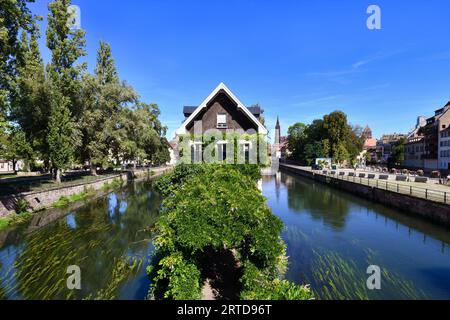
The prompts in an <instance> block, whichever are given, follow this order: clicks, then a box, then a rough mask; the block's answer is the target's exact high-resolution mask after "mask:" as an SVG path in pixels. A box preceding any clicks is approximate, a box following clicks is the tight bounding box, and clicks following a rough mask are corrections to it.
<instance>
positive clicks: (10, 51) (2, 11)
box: [0, 0, 38, 118]
mask: <svg viewBox="0 0 450 320" xmlns="http://www.w3.org/2000/svg"><path fill="white" fill-rule="evenodd" d="M31 2H34V1H33V0H2V1H1V5H0V113H1V114H3V118H6V112H7V109H8V108H9V104H10V101H9V99H10V96H11V95H12V94H14V81H13V80H14V77H15V76H16V70H17V60H18V58H19V57H20V54H21V52H20V38H19V36H20V32H21V30H24V31H25V32H28V33H34V32H35V31H36V24H35V20H36V19H38V17H36V16H34V15H33V14H32V13H31V11H30V9H29V8H28V4H29V3H31Z"/></svg>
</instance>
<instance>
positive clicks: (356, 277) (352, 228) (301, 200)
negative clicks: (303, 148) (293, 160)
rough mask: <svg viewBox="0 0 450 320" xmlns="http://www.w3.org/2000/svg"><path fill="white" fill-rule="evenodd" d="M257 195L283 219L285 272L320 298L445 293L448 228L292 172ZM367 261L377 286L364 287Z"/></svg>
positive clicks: (449, 279) (449, 289) (449, 268)
mask: <svg viewBox="0 0 450 320" xmlns="http://www.w3.org/2000/svg"><path fill="white" fill-rule="evenodd" d="M263 193H264V195H265V196H266V197H267V198H268V204H269V206H270V207H271V208H272V210H273V212H274V213H275V214H277V215H278V216H279V217H280V218H281V219H282V220H283V222H284V223H285V231H284V232H283V239H284V240H285V242H286V244H287V254H288V256H289V262H290V266H289V270H288V273H287V278H288V279H289V280H292V281H295V282H297V283H309V284H311V287H312V288H313V290H314V292H315V293H316V296H317V297H318V298H321V299H450V245H449V244H450V230H448V229H446V228H443V227H440V226H437V225H435V224H432V223H429V222H428V221H423V220H422V219H417V218H413V217H410V216H408V214H407V213H404V212H399V211H397V210H393V209H390V208H388V207H386V206H383V205H378V204H375V203H372V202H369V201H366V200H364V199H361V198H359V197H356V196H353V195H351V194H348V193H344V192H339V191H338V190H336V189H332V188H330V187H328V186H325V185H323V184H317V183H314V182H312V181H311V180H307V179H304V178H301V177H296V176H293V175H290V174H284V173H281V174H279V175H278V176H277V177H276V178H275V177H274V178H267V179H265V180H264V182H263ZM369 265H377V266H379V267H380V268H381V273H382V275H381V290H373V291H372V290H368V289H367V286H366V281H367V278H368V276H369V275H367V274H366V271H367V268H368V266H369Z"/></svg>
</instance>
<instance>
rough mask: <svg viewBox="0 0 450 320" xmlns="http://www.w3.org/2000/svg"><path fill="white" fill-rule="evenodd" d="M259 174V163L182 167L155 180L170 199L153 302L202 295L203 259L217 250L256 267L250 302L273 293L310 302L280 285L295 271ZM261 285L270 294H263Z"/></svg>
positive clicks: (160, 233)
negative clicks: (287, 273)
mask: <svg viewBox="0 0 450 320" xmlns="http://www.w3.org/2000/svg"><path fill="white" fill-rule="evenodd" d="M259 177H260V169H259V167H258V166H251V165H250V166H249V165H242V166H225V165H181V166H178V167H176V168H175V170H174V171H173V172H172V173H171V174H169V175H166V176H164V177H163V178H161V179H159V180H158V181H157V182H156V183H155V187H156V189H157V190H158V191H159V192H160V193H161V194H162V195H163V196H164V197H165V199H164V201H163V203H162V210H161V215H160V218H159V220H158V222H157V224H156V227H157V236H156V237H155V240H154V243H155V246H156V249H157V250H156V257H158V258H155V259H153V266H152V268H149V270H148V272H149V276H150V277H151V279H152V280H153V284H152V287H151V295H152V296H153V297H155V298H165V299H198V298H200V293H201V283H202V280H203V279H202V266H201V261H202V255H204V253H205V251H206V250H209V249H212V250H217V251H220V250H230V251H233V252H236V255H235V256H236V257H237V258H239V260H240V261H241V262H242V263H243V265H248V266H251V268H249V269H247V268H245V269H246V270H248V272H247V275H246V277H247V278H244V279H243V283H244V284H245V285H244V289H245V290H244V291H243V292H244V294H243V297H246V298H247V297H250V296H252V295H254V296H255V297H257V298H259V297H262V296H264V295H267V294H268V292H272V291H273V292H274V293H273V297H274V298H275V297H277V296H278V297H296V296H297V297H299V298H302V297H303V296H302V295H301V294H304V293H305V292H306V291H307V290H306V288H304V287H297V286H295V285H290V284H289V283H287V282H283V281H279V280H277V279H278V277H279V276H281V275H282V273H283V272H284V271H285V269H286V267H287V258H286V256H285V245H284V242H283V241H282V240H281V238H280V233H281V231H282V228H283V224H282V222H281V220H280V219H279V218H277V217H276V216H274V215H273V214H272V212H271V211H270V209H269V208H268V207H267V205H266V199H265V198H264V197H263V196H262V194H261V192H260V191H259V190H258V188H257V185H256V180H257V179H258V178H259ZM252 274H253V276H251V275H252ZM255 277H256V278H258V280H257V281H256V280H255V281H254V279H255ZM252 279H253V280H252ZM261 281H262V282H261ZM257 282H258V283H262V284H263V286H264V287H267V288H266V289H265V290H267V292H259V291H255V290H256V289H255V283H257ZM255 292H256V293H255ZM304 296H306V294H305V295H304Z"/></svg>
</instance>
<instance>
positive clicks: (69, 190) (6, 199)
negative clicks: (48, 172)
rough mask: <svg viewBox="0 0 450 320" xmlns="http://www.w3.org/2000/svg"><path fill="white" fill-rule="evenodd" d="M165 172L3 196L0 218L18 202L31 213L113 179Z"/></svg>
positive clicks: (157, 172) (158, 171) (150, 172)
mask: <svg viewBox="0 0 450 320" xmlns="http://www.w3.org/2000/svg"><path fill="white" fill-rule="evenodd" d="M167 170H170V168H158V169H153V170H143V171H135V172H134V173H133V172H131V171H130V172H126V173H120V174H117V175H114V176H109V177H106V178H104V179H99V180H96V181H93V182H90V183H84V184H78V185H72V186H67V187H59V188H52V189H47V190H43V191H37V192H27V193H20V194H15V195H9V196H3V197H0V217H5V216H7V215H9V214H12V213H15V211H16V205H17V202H18V201H19V200H25V201H26V202H27V203H28V205H29V208H30V209H31V210H32V211H39V210H43V209H45V208H49V207H51V206H52V205H53V204H54V203H55V202H56V201H58V200H59V199H61V197H69V196H71V195H74V194H79V193H82V192H85V191H86V190H94V191H98V190H101V189H102V188H103V186H104V185H105V184H108V183H111V182H112V181H113V180H114V179H116V180H117V179H121V180H122V181H124V182H125V183H126V182H128V181H135V180H143V179H148V178H152V177H156V176H159V175H161V174H163V173H164V172H166V171H167Z"/></svg>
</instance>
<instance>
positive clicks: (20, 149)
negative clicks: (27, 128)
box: [3, 127, 33, 172]
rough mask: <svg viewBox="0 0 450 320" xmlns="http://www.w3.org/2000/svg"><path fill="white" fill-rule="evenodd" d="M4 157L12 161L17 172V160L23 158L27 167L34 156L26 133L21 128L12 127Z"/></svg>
mask: <svg viewBox="0 0 450 320" xmlns="http://www.w3.org/2000/svg"><path fill="white" fill-rule="evenodd" d="M3 157H4V158H5V159H6V160H8V161H11V162H12V164H13V168H14V172H17V168H16V167H17V162H18V161H19V160H23V161H24V162H25V165H26V167H27V168H29V164H30V162H31V160H32V158H33V149H32V148H31V145H30V144H29V143H28V141H27V139H26V137H25V133H24V132H23V131H22V130H20V129H19V128H16V127H15V128H12V129H11V131H10V134H9V136H8V138H7V141H6V143H5V146H4V149H3Z"/></svg>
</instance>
